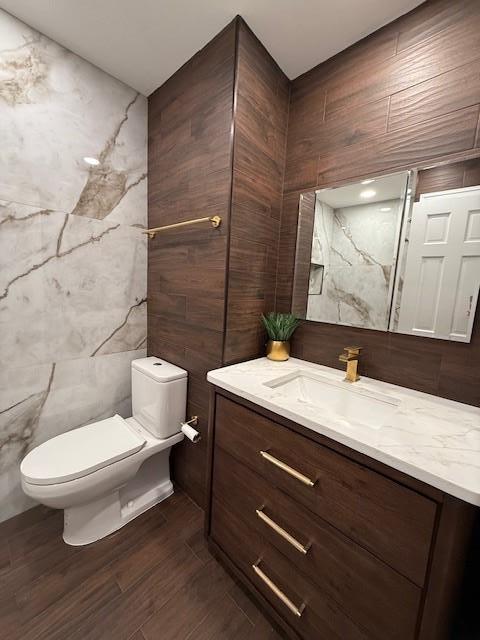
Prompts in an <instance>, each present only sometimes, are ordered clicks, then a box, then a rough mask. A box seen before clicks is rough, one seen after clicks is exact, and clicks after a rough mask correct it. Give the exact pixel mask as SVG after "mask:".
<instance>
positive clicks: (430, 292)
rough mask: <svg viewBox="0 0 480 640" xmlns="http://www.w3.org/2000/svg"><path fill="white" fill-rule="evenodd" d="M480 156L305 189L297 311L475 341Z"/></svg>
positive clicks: (314, 316)
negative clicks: (306, 190)
mask: <svg viewBox="0 0 480 640" xmlns="http://www.w3.org/2000/svg"><path fill="white" fill-rule="evenodd" d="M479 185H480V159H478V158H477V159H473V160H469V161H466V162H461V163H456V164H451V165H443V166H438V167H430V168H428V169H423V170H419V171H416V170H410V171H403V172H399V173H394V174H390V175H386V176H380V177H372V178H368V179H365V180H362V181H358V182H354V183H351V184H346V185H342V186H340V187H336V188H326V189H318V190H316V191H315V192H309V193H305V194H302V195H301V196H300V203H299V215H298V229H297V246H296V255H295V274H294V286H293V298H292V312H293V313H295V314H296V315H297V316H298V317H301V318H305V319H307V320H312V321H315V322H327V323H334V324H341V325H347V326H354V327H361V328H366V329H377V330H383V331H387V330H389V331H396V332H399V333H410V334H414V335H419V336H426V337H432V338H441V339H447V340H456V341H461V342H469V341H470V337H471V333H472V328H473V320H474V316H475V309H476V305H477V299H478V293H479V286H480V186H479Z"/></svg>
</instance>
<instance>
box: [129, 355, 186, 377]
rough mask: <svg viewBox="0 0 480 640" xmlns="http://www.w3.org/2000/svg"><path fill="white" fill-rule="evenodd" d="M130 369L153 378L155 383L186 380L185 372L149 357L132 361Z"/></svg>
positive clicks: (164, 361)
mask: <svg viewBox="0 0 480 640" xmlns="http://www.w3.org/2000/svg"><path fill="white" fill-rule="evenodd" d="M132 368H133V369H136V370H137V371H141V372H142V373H143V374H145V375H146V376H149V377H150V378H153V379H154V380H156V381H157V382H170V381H171V380H179V379H180V378H186V377H187V375H188V374H187V372H186V371H185V369H181V368H180V367H177V366H176V365H174V364H171V362H167V361H166V360H162V359H161V358H155V357H154V356H150V357H148V358H138V359H137V360H132Z"/></svg>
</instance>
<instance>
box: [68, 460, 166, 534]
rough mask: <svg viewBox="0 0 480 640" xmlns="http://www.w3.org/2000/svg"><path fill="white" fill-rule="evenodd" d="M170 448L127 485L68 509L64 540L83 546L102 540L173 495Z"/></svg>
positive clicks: (146, 462)
mask: <svg viewBox="0 0 480 640" xmlns="http://www.w3.org/2000/svg"><path fill="white" fill-rule="evenodd" d="M169 455H170V449H167V450H164V451H160V452H159V453H157V454H155V455H154V456H152V457H151V458H148V459H147V460H145V462H144V463H143V464H142V466H141V467H140V469H139V470H138V471H137V473H136V475H135V476H134V477H133V478H132V479H131V480H130V482H128V483H127V484H126V485H125V486H123V487H121V488H120V489H117V490H116V491H114V492H112V493H109V494H107V495H104V496H101V497H99V498H97V499H96V500H93V501H92V502H88V503H86V504H82V505H78V506H75V507H70V508H67V509H65V510H64V528H63V540H64V541H65V542H66V544H69V545H72V546H83V545H86V544H91V543H92V542H96V541H97V540H101V539H102V538H104V537H105V536H108V535H109V534H111V533H114V532H115V531H118V529H121V528H122V527H123V526H125V525H126V524H127V523H129V522H130V521H131V520H133V519H134V518H136V517H138V516H139V515H141V514H142V513H144V512H145V511H148V509H151V508H152V507H154V506H155V505H156V504H158V503H159V502H162V500H165V499H166V498H168V497H169V496H171V495H172V494H173V484H172V482H171V480H170V469H169Z"/></svg>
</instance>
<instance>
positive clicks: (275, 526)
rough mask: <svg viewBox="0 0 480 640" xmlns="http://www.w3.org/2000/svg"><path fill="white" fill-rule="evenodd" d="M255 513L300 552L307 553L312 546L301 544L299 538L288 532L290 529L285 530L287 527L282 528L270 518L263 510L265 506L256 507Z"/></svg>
mask: <svg viewBox="0 0 480 640" xmlns="http://www.w3.org/2000/svg"><path fill="white" fill-rule="evenodd" d="M255 513H256V514H257V516H258V517H259V518H260V520H263V522H265V524H266V525H267V526H269V527H270V528H271V529H273V530H274V531H275V532H276V533H278V535H279V536H281V537H282V538H283V539H284V540H286V541H287V542H289V543H290V544H291V545H292V547H295V549H296V550H297V551H300V553H307V551H308V550H309V548H310V545H308V546H306V547H304V546H303V544H300V542H299V541H298V540H295V538H294V537H293V536H291V535H290V534H289V533H288V531H285V529H282V527H281V526H280V525H278V524H277V523H276V522H275V521H274V520H272V519H271V518H269V517H268V516H267V514H266V513H264V512H263V507H262V509H255Z"/></svg>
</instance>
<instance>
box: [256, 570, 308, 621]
mask: <svg viewBox="0 0 480 640" xmlns="http://www.w3.org/2000/svg"><path fill="white" fill-rule="evenodd" d="M260 562H261V560H257V562H256V563H255V564H252V569H253V570H254V571H255V573H256V574H257V576H258V577H259V578H260V580H262V581H263V582H264V583H265V584H266V585H267V587H268V588H269V589H271V590H272V591H273V593H274V594H275V595H276V596H277V598H279V599H280V600H281V601H282V602H283V604H284V605H286V606H287V607H288V608H289V609H290V611H291V612H292V613H293V614H294V615H296V616H297V617H298V618H300V616H301V615H302V613H303V611H304V609H305V604H301V605H300V607H297V606H295V605H294V604H293V602H292V601H291V600H290V598H287V596H286V595H285V594H284V593H283V591H282V590H281V589H279V588H278V587H277V585H276V584H275V583H274V582H272V581H271V580H270V578H269V577H268V576H267V575H265V574H264V573H263V571H262V570H261V569H260V567H259V566H258V565H259V564H260Z"/></svg>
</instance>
